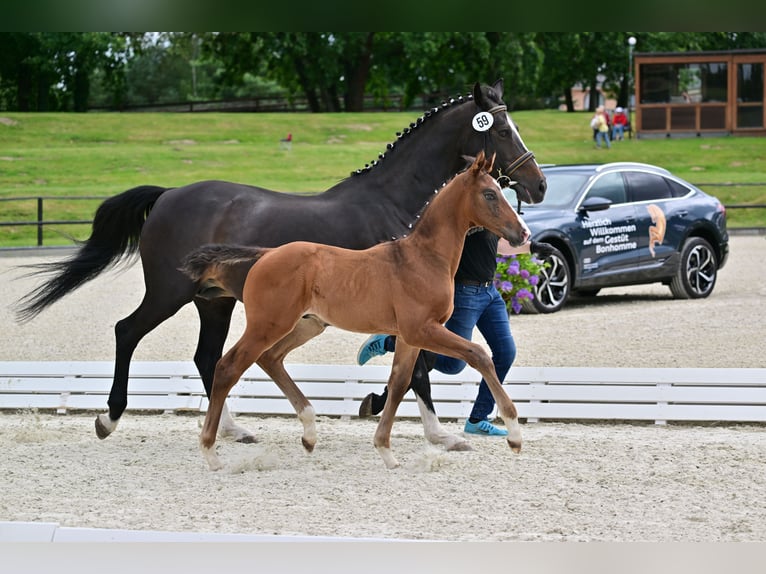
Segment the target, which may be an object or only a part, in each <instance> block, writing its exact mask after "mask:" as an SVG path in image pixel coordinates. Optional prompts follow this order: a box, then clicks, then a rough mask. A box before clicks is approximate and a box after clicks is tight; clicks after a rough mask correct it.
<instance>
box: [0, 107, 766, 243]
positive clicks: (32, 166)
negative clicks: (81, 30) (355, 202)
mask: <svg viewBox="0 0 766 574" xmlns="http://www.w3.org/2000/svg"><path fill="white" fill-rule="evenodd" d="M0 116H1V117H0V199H2V198H7V197H36V196H45V197H46V198H48V197H61V198H62V199H61V200H49V199H46V200H45V202H44V205H45V219H46V220H89V219H91V218H92V216H93V213H94V211H95V209H96V207H97V206H98V204H99V203H100V201H101V200H92V201H70V200H66V199H65V198H67V197H70V196H91V195H92V196H98V197H100V198H105V197H108V196H110V195H115V194H117V193H120V192H122V191H125V190H126V189H129V188H131V187H134V186H137V185H142V184H155V185H161V186H167V187H170V186H180V185H184V184H187V183H192V182H194V181H199V180H203V179H226V180H230V181H237V182H243V183H250V184H254V185H258V186H261V187H267V188H271V189H277V190H283V191H292V192H301V193H315V192H319V191H323V190H325V189H327V188H328V187H330V186H332V185H333V184H335V183H336V182H338V181H339V180H340V179H343V178H344V177H346V176H347V175H348V174H349V173H350V172H351V171H353V170H355V169H358V168H360V167H363V166H364V165H365V163H368V162H370V161H372V160H374V159H375V158H376V157H377V156H378V154H379V153H381V152H383V151H385V147H386V144H387V143H389V142H391V141H394V140H395V139H396V135H395V134H396V132H397V131H400V130H401V129H402V128H404V127H405V126H407V125H408V124H409V123H410V122H411V121H413V120H415V119H416V118H417V117H418V114H417V113H413V112H395V113H394V112H381V113H361V114H349V113H344V114H220V113H217V114H201V113H200V114H158V113H146V114H143V113H133V114H119V113H89V114H59V113H56V114H45V113H42V114H19V113H6V114H0ZM589 117H590V114H589V113H587V112H582V113H574V114H566V113H563V112H558V111H553V110H546V111H529V112H527V111H522V112H516V113H514V114H513V119H514V120H515V121H516V123H517V124H518V125H519V128H520V130H521V133H522V136H523V137H524V140H525V142H526V144H527V146H528V147H529V148H530V149H532V150H533V151H534V152H535V154H536V156H537V160H538V162H540V163H581V162H599V163H600V162H606V161H641V162H648V163H654V164H657V165H661V166H663V167H666V168H667V169H669V170H671V171H672V172H673V173H675V174H677V175H678V176H680V177H683V178H685V179H687V180H689V181H691V182H692V183H754V182H755V183H761V182H766V173H764V167H763V166H764V165H766V162H765V161H764V160H766V138H739V137H736V138H735V137H723V138H691V139H640V140H636V139H633V140H625V141H622V142H614V143H613V145H612V149H611V150H600V149H596V148H595V147H594V145H593V142H592V139H591V131H590V128H589V127H588V120H589ZM288 132H292V134H293V138H294V141H293V146H292V150H290V151H286V150H283V149H280V147H279V145H278V141H279V139H280V138H282V137H284V136H285V134H287V133H288ZM701 187H702V188H703V189H705V191H707V192H708V193H711V194H713V195H716V196H717V197H719V198H720V199H721V201H723V203H724V204H727V205H733V204H766V186H753V187H737V186H735V187H718V186H709V185H705V186H701ZM36 209H37V204H36V201H34V200H29V201H24V202H17V201H13V202H7V201H0V222H7V221H24V220H34V219H35V218H36ZM728 220H729V226H730V227H750V226H759V227H766V209H731V210H729V211H728ZM89 231H90V226H88V225H53V226H47V227H46V231H45V234H44V244H45V245H62V244H69V243H71V239H70V238H69V237H68V236H72V237H74V238H76V239H85V238H87V236H88V234H89ZM36 233H37V232H36V229H35V227H33V226H15V227H0V247H8V246H29V245H35V244H36Z"/></svg>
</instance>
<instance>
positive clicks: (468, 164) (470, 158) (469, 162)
mask: <svg viewBox="0 0 766 574" xmlns="http://www.w3.org/2000/svg"><path fill="white" fill-rule="evenodd" d="M462 157H463V160H464V161H465V167H464V168H463V171H465V170H467V169H468V168H469V167H471V166H472V165H473V164H474V163H476V158H475V157H473V156H472V155H465V154H463V156H462Z"/></svg>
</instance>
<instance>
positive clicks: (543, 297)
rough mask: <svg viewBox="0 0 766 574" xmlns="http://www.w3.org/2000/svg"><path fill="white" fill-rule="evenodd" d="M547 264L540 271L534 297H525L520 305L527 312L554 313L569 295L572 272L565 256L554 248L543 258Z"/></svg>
mask: <svg viewBox="0 0 766 574" xmlns="http://www.w3.org/2000/svg"><path fill="white" fill-rule="evenodd" d="M544 261H545V263H547V264H548V265H547V266H546V267H545V268H543V270H542V271H541V272H540V282H539V283H538V284H537V286H536V287H535V298H534V299H532V300H531V301H530V300H529V299H525V300H524V301H523V302H522V304H521V307H522V309H523V310H524V311H525V312H527V313H555V312H556V311H558V310H559V309H561V308H562V307H563V306H564V304H565V303H566V301H567V298H568V297H569V292H570V290H571V286H572V274H571V273H570V271H569V264H568V263H567V260H566V258H565V257H564V255H563V254H562V253H561V251H559V250H558V249H556V248H553V252H552V253H551V254H550V255H549V256H548V257H546V258H545V259H544Z"/></svg>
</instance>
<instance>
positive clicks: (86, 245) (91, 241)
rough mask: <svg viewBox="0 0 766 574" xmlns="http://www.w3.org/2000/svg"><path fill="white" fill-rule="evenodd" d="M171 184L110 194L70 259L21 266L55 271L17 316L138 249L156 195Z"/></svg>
mask: <svg viewBox="0 0 766 574" xmlns="http://www.w3.org/2000/svg"><path fill="white" fill-rule="evenodd" d="M168 189H170V188H166V187H157V186H153V185H142V186H139V187H135V188H133V189H129V190H128V191H124V192H123V193H121V194H119V195H115V196H114V197H110V198H109V199H107V200H105V201H104V202H103V203H102V204H101V205H99V207H98V209H97V210H96V215H95V216H94V218H93V229H92V230H91V234H90V237H89V238H88V239H87V240H86V241H84V242H78V243H80V248H79V249H78V250H77V252H76V253H75V254H74V255H72V256H71V257H69V258H67V259H63V260H62V261H55V262H50V263H37V264H32V265H24V266H22V267H26V268H30V269H34V271H32V272H30V273H29V274H27V275H26V276H31V275H52V277H51V278H50V279H49V280H48V281H46V282H44V283H43V284H41V285H39V286H38V287H36V288H35V289H34V290H33V291H32V292H30V293H28V294H27V295H25V296H24V297H22V298H21V299H20V300H19V301H18V302H17V307H18V309H17V311H16V316H17V319H18V320H19V321H27V320H29V319H32V318H33V317H35V316H37V315H38V314H39V313H41V312H42V311H43V310H44V309H46V308H47V307H49V306H50V305H52V304H53V303H55V302H56V301H58V300H59V299H61V298H62V297H64V295H67V294H68V293H70V292H72V291H74V290H75V289H77V288H78V287H80V286H81V285H82V284H83V283H86V282H87V281H90V280H91V279H93V278H95V277H96V276H97V275H98V274H99V273H101V272H102V271H104V270H105V269H107V268H109V267H111V266H113V265H115V264H117V262H118V261H120V259H122V258H123V257H130V256H133V255H135V254H136V253H137V251H138V242H139V239H140V237H141V230H142V229H143V226H144V222H145V221H146V218H147V216H148V215H149V212H150V211H151V209H152V207H153V206H154V204H155V202H156V201H157V198H159V197H160V195H162V194H163V193H164V192H165V191H167V190H168Z"/></svg>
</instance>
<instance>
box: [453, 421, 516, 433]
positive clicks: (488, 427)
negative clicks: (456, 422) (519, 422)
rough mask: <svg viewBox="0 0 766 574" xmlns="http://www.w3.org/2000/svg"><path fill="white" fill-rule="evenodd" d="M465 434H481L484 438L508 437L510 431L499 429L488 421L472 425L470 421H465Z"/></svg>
mask: <svg viewBox="0 0 766 574" xmlns="http://www.w3.org/2000/svg"><path fill="white" fill-rule="evenodd" d="M463 432H464V433H467V434H479V435H483V436H508V431H507V430H505V429H500V428H497V427H496V426H495V425H493V424H492V423H491V422H489V421H488V420H483V421H479V422H477V423H472V422H471V421H469V420H466V421H465V427H463Z"/></svg>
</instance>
